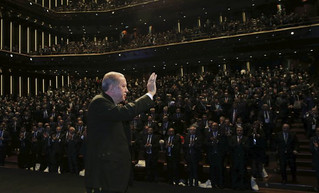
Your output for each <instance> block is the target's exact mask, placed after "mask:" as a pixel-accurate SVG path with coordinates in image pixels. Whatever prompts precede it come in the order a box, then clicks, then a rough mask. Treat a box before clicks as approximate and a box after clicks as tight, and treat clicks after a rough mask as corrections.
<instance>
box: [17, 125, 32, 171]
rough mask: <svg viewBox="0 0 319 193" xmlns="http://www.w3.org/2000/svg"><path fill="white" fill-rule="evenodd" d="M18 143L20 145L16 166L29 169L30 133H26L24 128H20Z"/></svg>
mask: <svg viewBox="0 0 319 193" xmlns="http://www.w3.org/2000/svg"><path fill="white" fill-rule="evenodd" d="M19 142H20V145H19V155H18V166H19V168H29V167H30V156H31V139H30V133H29V132H27V131H26V129H25V127H21V130H20V135H19Z"/></svg>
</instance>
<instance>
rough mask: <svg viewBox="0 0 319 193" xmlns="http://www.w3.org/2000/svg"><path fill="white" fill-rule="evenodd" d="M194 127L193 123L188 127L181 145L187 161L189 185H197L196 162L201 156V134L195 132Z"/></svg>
mask: <svg viewBox="0 0 319 193" xmlns="http://www.w3.org/2000/svg"><path fill="white" fill-rule="evenodd" d="M196 129H197V128H196V126H195V125H192V126H190V127H189V129H188V134H187V135H186V136H185V139H184V145H183V146H184V156H185V160H186V162H187V171H188V185H189V186H194V185H195V186H198V164H199V161H200V160H201V158H202V139H201V136H200V135H199V134H197V132H196ZM194 181H195V184H194Z"/></svg>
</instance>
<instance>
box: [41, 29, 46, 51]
mask: <svg viewBox="0 0 319 193" xmlns="http://www.w3.org/2000/svg"><path fill="white" fill-rule="evenodd" d="M44 35H45V34H44V31H43V32H42V36H41V47H42V49H43V48H44Z"/></svg>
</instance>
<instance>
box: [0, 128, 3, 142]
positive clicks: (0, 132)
mask: <svg viewBox="0 0 319 193" xmlns="http://www.w3.org/2000/svg"><path fill="white" fill-rule="evenodd" d="M0 137H3V131H0ZM0 146H2V140H1V139H0Z"/></svg>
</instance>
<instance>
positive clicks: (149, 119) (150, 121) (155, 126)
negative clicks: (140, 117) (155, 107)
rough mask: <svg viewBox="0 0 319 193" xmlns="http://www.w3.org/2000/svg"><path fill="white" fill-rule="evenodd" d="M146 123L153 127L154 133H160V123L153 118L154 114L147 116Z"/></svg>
mask: <svg viewBox="0 0 319 193" xmlns="http://www.w3.org/2000/svg"><path fill="white" fill-rule="evenodd" d="M144 125H147V126H148V127H151V128H153V131H154V133H158V124H157V122H156V121H155V119H153V117H152V116H150V115H148V116H147V121H146V122H145V124H144Z"/></svg>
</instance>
